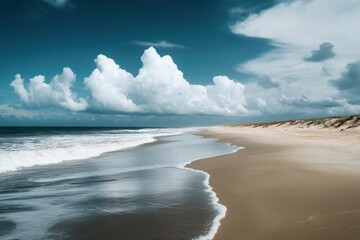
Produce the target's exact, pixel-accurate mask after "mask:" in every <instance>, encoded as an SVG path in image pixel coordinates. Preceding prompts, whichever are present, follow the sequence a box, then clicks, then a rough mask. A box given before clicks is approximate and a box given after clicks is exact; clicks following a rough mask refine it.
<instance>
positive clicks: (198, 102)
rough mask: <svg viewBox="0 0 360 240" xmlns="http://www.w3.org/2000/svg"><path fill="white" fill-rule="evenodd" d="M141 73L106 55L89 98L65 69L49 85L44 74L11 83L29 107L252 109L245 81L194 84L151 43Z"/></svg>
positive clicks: (201, 111)
mask: <svg viewBox="0 0 360 240" xmlns="http://www.w3.org/2000/svg"><path fill="white" fill-rule="evenodd" d="M141 61H142V63H143V66H142V67H141V68H140V70H139V73H138V75H136V76H133V75H132V74H131V73H129V72H127V71H126V70H124V69H122V68H121V67H120V66H119V65H118V64H116V63H115V61H114V60H113V59H111V58H108V57H106V56H105V55H102V54H100V55H98V56H97V58H96V59H95V64H96V68H95V69H94V70H93V71H92V73H91V74H90V76H88V77H86V78H85V79H84V85H85V87H86V89H87V90H88V91H89V93H90V96H89V97H88V100H85V99H84V98H79V97H77V95H76V94H75V93H73V92H72V91H71V87H72V85H73V83H74V81H75V74H74V73H73V72H72V71H71V69H70V68H64V70H63V73H62V74H61V75H56V76H55V77H54V78H53V79H52V81H51V82H50V83H49V84H48V83H45V78H44V76H41V75H39V76H35V77H34V78H32V79H30V83H29V86H28V88H26V86H25V85H24V80H23V79H22V78H21V76H20V75H19V74H18V75H16V76H15V80H14V81H13V82H12V83H11V86H12V87H13V88H14V89H15V92H16V93H17V94H18V96H19V97H20V99H21V101H22V102H23V103H24V104H26V105H28V106H30V107H37V108H43V107H61V108H64V109H68V110H71V111H83V110H89V111H97V112H101V113H138V114H184V115H185V114H200V115H241V114H247V113H248V110H247V109H246V104H247V103H246V98H245V96H244V86H243V85H242V84H241V83H238V82H235V81H234V80H231V79H229V78H228V77H226V76H216V77H214V78H213V84H211V85H207V86H203V85H194V84H190V83H189V82H188V81H187V80H186V79H185V78H184V76H183V73H182V72H181V71H180V70H179V69H178V67H177V65H176V64H175V63H174V61H173V59H172V58H171V57H170V56H168V55H165V56H160V55H159V54H158V53H157V52H156V50H155V48H153V47H150V48H148V49H147V50H145V51H144V54H143V55H142V57H141Z"/></svg>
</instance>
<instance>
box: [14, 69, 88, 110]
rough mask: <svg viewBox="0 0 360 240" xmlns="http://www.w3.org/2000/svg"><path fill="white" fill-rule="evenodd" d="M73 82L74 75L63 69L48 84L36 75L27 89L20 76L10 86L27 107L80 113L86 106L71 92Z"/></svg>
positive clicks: (83, 100)
mask: <svg viewBox="0 0 360 240" xmlns="http://www.w3.org/2000/svg"><path fill="white" fill-rule="evenodd" d="M74 81H75V74H74V73H73V72H72V71H71V69H70V68H64V69H63V72H62V74H61V75H56V76H55V77H53V79H52V80H51V82H50V83H49V84H48V83H46V82H45V77H44V76H42V75H38V76H35V77H33V78H32V79H30V83H29V86H28V89H26V87H25V86H24V80H23V79H22V78H21V76H20V74H17V75H16V76H15V80H14V81H12V82H11V84H10V85H11V86H12V87H13V88H14V89H15V92H16V93H17V94H18V95H19V97H20V99H21V101H22V102H23V103H25V104H26V105H28V106H32V107H37V108H42V107H61V108H64V109H69V110H72V111H82V110H85V109H86V108H87V106H88V104H87V102H86V100H85V99H84V98H77V96H76V95H75V94H74V93H73V92H72V91H71V89H70V88H71V86H72V85H73V82H74Z"/></svg>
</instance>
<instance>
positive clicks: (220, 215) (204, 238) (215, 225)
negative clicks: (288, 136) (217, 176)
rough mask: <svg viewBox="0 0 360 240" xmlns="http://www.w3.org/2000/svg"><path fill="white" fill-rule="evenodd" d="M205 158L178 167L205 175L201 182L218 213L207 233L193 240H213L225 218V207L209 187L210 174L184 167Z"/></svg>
mask: <svg viewBox="0 0 360 240" xmlns="http://www.w3.org/2000/svg"><path fill="white" fill-rule="evenodd" d="M228 145H230V146H233V147H235V146H234V145H232V144H230V143H228ZM244 148H245V147H237V148H236V149H234V150H233V151H231V152H228V153H223V154H217V155H213V156H209V157H206V158H211V157H217V156H222V155H227V154H232V153H235V152H237V151H239V150H241V149H244ZM206 158H198V159H194V160H192V161H190V162H187V163H186V164H184V165H182V166H178V167H179V168H185V169H188V170H191V171H195V172H201V173H203V174H205V176H206V178H205V180H204V181H203V183H204V185H205V187H206V190H205V191H206V192H209V193H210V198H211V202H212V204H213V205H214V206H215V209H216V210H217V213H218V214H217V215H216V217H215V218H214V219H213V222H212V223H213V224H212V225H211V227H210V229H209V230H208V232H207V233H204V234H203V235H201V236H199V237H197V238H195V239H194V240H210V239H213V238H214V237H215V234H216V233H217V231H218V229H219V227H220V225H221V223H220V221H221V219H223V218H224V217H225V215H226V211H227V208H226V206H224V205H222V204H221V203H220V202H219V198H218V197H217V195H216V193H215V192H214V191H213V188H212V187H211V186H210V174H208V173H207V172H205V171H202V170H197V169H193V168H188V167H186V166H187V165H189V164H191V163H192V162H195V161H198V160H201V159H206Z"/></svg>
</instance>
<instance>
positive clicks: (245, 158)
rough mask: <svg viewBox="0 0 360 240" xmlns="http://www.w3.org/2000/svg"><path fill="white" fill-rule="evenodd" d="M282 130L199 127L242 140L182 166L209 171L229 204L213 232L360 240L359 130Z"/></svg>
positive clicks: (245, 236)
mask: <svg viewBox="0 0 360 240" xmlns="http://www.w3.org/2000/svg"><path fill="white" fill-rule="evenodd" d="M287 130H289V129H286V130H284V129H264V128H256V129H255V128H251V127H215V128H210V129H208V130H206V131H204V132H203V133H202V134H201V135H203V136H205V137H215V138H218V139H219V140H220V141H221V142H226V143H231V144H233V145H236V146H239V147H241V146H245V149H242V150H240V151H238V152H235V153H232V154H227V155H221V156H216V157H211V158H207V159H202V160H199V161H194V162H192V163H190V164H189V165H187V166H186V167H190V168H194V169H197V170H202V171H205V172H207V173H208V174H209V175H210V185H211V187H212V188H213V191H215V193H216V195H217V197H218V198H219V199H220V204H222V205H225V206H226V208H227V212H226V216H225V218H223V219H222V220H221V226H220V228H219V229H218V232H217V234H216V236H215V238H214V239H221V240H222V239H249V240H251V239H254V240H261V239H273V240H275V239H276V240H280V239H284V240H285V239H294V240H296V239H299V240H300V239H302V240H303V239H314V240H315V239H317V240H318V239H329V240H331V239H359V236H360V194H358V193H359V191H360V177H359V176H358V174H357V173H358V172H359V170H360V165H359V163H358V162H357V161H356V160H359V159H360V158H359V156H360V150H359V149H358V147H357V148H356V146H357V145H356V144H357V140H358V133H355V134H352V133H346V132H339V131H337V132H335V131H331V130H324V131H321V130H314V129H310V130H299V131H297V130H290V131H287ZM349 134H350V135H349Z"/></svg>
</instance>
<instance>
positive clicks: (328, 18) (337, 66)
mask: <svg viewBox="0 0 360 240" xmlns="http://www.w3.org/2000/svg"><path fill="white" fill-rule="evenodd" d="M359 11H360V2H359V1H357V0H344V1H337V0H312V1H307V0H294V1H281V2H280V3H278V4H276V5H275V6H273V7H271V8H268V9H266V10H263V11H261V12H259V13H256V14H251V15H249V16H248V17H247V18H246V19H241V20H239V21H238V22H236V23H235V24H232V25H231V26H230V29H231V31H232V32H233V33H234V34H238V35H244V36H248V37H256V38H263V39H268V40H269V42H270V43H271V45H272V46H273V49H272V50H270V51H268V52H266V53H264V54H263V55H261V56H260V57H258V58H255V59H252V60H249V61H247V62H244V63H241V64H240V65H239V66H238V67H237V69H238V70H239V71H241V72H244V73H247V74H251V75H255V76H257V77H258V78H264V76H265V77H267V78H268V79H271V81H273V82H275V83H278V84H279V87H278V88H277V90H276V89H275V88H272V90H276V91H272V94H271V95H270V94H267V91H268V90H269V89H264V88H263V87H261V86H258V87H255V86H252V87H251V88H249V89H247V91H246V94H247V97H248V99H254V98H255V97H256V96H259V95H260V96H262V98H265V96H266V97H267V98H265V99H266V100H267V105H268V108H271V109H277V110H278V111H282V110H283V107H284V104H278V103H277V102H278V101H273V99H280V98H281V96H282V95H285V96H291V97H292V99H293V100H296V99H301V98H302V96H306V97H307V99H308V101H305V102H307V103H309V104H310V105H311V103H313V102H315V103H318V102H321V101H325V100H327V99H333V100H334V101H338V99H337V97H338V91H339V89H337V88H334V87H333V86H331V84H328V82H329V79H337V78H339V76H340V75H341V72H342V71H343V69H344V68H345V67H346V65H347V63H349V62H354V61H356V60H358V59H359V52H360V45H359V44H358V43H359V42H360V25H359V24H352V23H355V22H360V15H359ZM319 43H324V44H322V45H321V46H320V48H319V50H315V51H314V50H313V49H314V46H317V45H318V44H319ZM333 46H336V58H333V57H332V55H333V54H332V53H333V51H332V50H333ZM310 52H311V53H312V55H311V56H309V57H308V61H304V56H306V55H308V54H309V53H310ZM325 59H327V61H321V60H325ZM310 60H312V61H319V64H313V63H312V62H310ZM324 69H325V70H326V71H324ZM293 103H294V104H295V103H296V101H294V102H293ZM315 105H316V104H315ZM289 106H290V105H289ZM340 108H341V107H338V109H340Z"/></svg>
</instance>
